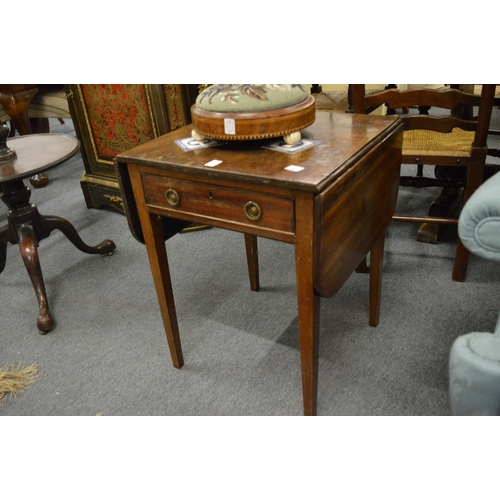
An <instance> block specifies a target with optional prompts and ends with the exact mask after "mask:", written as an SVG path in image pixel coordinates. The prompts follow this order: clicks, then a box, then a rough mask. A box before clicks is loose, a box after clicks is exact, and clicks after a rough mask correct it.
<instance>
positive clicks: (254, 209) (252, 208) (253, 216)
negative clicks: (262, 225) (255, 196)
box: [243, 201, 262, 221]
mask: <svg viewBox="0 0 500 500" xmlns="http://www.w3.org/2000/svg"><path fill="white" fill-rule="evenodd" d="M243 211H244V212H245V215H246V216H247V217H248V218H249V219H250V220H252V221H256V220H259V219H260V218H261V217H262V210H261V208H260V207H259V204H258V203H255V201H249V202H248V203H246V204H245V206H244V208H243Z"/></svg>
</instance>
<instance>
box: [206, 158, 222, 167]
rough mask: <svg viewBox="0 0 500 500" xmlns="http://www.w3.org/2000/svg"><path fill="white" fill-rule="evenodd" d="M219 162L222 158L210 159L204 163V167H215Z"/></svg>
mask: <svg viewBox="0 0 500 500" xmlns="http://www.w3.org/2000/svg"><path fill="white" fill-rule="evenodd" d="M219 163H222V160H212V161H209V162H208V163H205V167H216V166H217V165H219Z"/></svg>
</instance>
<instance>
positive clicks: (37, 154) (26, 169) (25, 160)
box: [0, 134, 80, 182]
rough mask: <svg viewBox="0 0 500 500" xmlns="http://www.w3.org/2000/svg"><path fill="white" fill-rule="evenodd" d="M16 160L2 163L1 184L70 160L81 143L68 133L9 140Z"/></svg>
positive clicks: (8, 142) (0, 165)
mask: <svg viewBox="0 0 500 500" xmlns="http://www.w3.org/2000/svg"><path fill="white" fill-rule="evenodd" d="M7 146H8V147H9V148H11V149H13V150H14V151H15V152H16V155H17V156H16V158H13V159H12V160H10V161H7V162H0V182H5V181H10V180H16V179H24V178H26V177H31V176H32V175H34V174H37V173H39V172H43V171H44V170H47V169H49V168H52V167H55V166H57V165H59V164H60V163H62V162H63V161H65V160H67V159H68V158H71V157H72V156H73V155H74V154H75V153H76V152H77V151H78V149H79V147H80V142H79V141H78V139H76V138H75V137H72V136H70V135H65V134H31V135H23V136H20V137H13V138H11V139H8V140H7Z"/></svg>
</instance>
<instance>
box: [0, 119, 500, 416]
mask: <svg viewBox="0 0 500 500" xmlns="http://www.w3.org/2000/svg"><path fill="white" fill-rule="evenodd" d="M52 131H53V132H65V133H70V134H74V131H73V128H72V124H71V120H68V121H67V123H66V124H65V125H59V124H58V123H57V122H56V123H55V124H52ZM83 170H84V167H83V162H82V159H81V156H80V154H77V155H76V156H75V157H74V158H72V159H71V160H69V161H68V162H66V163H65V164H63V165H61V166H59V167H56V168H54V169H52V170H50V171H49V172H48V173H49V177H50V184H49V185H48V186H47V187H45V188H43V189H39V190H33V192H32V198H31V200H32V202H34V203H36V204H37V205H38V207H39V210H40V212H41V213H42V214H46V215H49V214H50V215H59V216H62V217H64V218H66V219H68V220H69V221H70V222H71V223H72V224H74V226H75V227H76V229H77V230H78V232H79V234H80V235H81V236H82V238H83V239H84V240H85V241H86V242H87V243H88V244H91V245H95V244H97V243H99V242H100V241H102V240H103V239H106V238H110V239H112V240H113V241H114V242H115V243H116V245H117V250H116V252H115V253H114V255H112V256H106V257H102V256H95V255H87V254H84V253H81V252H80V251H79V250H77V249H76V248H74V247H73V246H72V244H71V243H70V242H69V241H68V240H67V239H66V238H65V237H64V236H63V235H62V234H61V233H59V232H58V231H55V232H54V233H53V234H52V235H51V236H50V237H49V238H47V239H45V240H43V241H42V242H41V243H40V248H39V254H40V260H41V264H42V269H43V273H44V278H45V284H46V288H47V292H48V297H49V303H50V306H51V311H52V313H53V315H54V317H55V320H56V328H55V330H53V331H52V332H50V333H49V334H48V335H46V336H41V335H39V334H38V331H37V328H36V316H37V311H38V307H37V301H36V297H35V294H34V291H33V288H32V285H31V282H30V280H29V278H28V275H27V273H26V270H25V268H24V265H23V263H22V260H21V257H20V254H19V251H18V249H17V248H16V247H15V246H12V245H10V246H9V248H8V253H7V265H6V268H5V270H4V272H3V273H2V274H1V275H0V318H1V322H0V367H2V366H4V365H5V364H7V363H11V362H16V363H17V362H19V361H21V362H24V363H26V364H31V363H35V362H36V363H38V369H39V375H40V378H39V379H38V380H37V381H36V382H35V383H33V384H32V385H30V386H29V387H28V388H27V390H26V392H24V393H21V394H19V395H18V396H17V397H16V398H9V397H8V396H7V397H6V398H4V400H3V401H2V402H1V404H0V415H13V416H21V415H39V416H42V415H89V416H91V415H98V414H99V415H100V414H102V415H152V416H154V415H183V416H187V415H250V416H251V415H301V414H302V396H301V394H302V391H301V377H300V363H299V346H298V324H297V305H296V295H295V274H294V253H293V246H291V245H287V244H285V243H279V242H275V241H271V240H266V239H259V257H260V273H261V290H260V291H259V292H252V291H250V289H249V284H248V278H247V272H246V261H245V252H244V242H243V236H242V235H241V234H238V233H233V232H229V231H224V230H219V229H210V230H205V231H199V232H191V233H186V234H179V235H177V236H175V237H174V238H172V239H171V240H169V241H168V243H167V249H168V252H169V260H170V266H171V272H172V280H173V287H174V293H175V298H176V306H177V313H178V318H179V328H180V334H181V339H182V343H183V351H184V358H185V365H184V367H183V368H182V369H181V370H177V369H175V368H173V367H172V364H171V361H170V356H169V351H168V347H167V342H166V339H165V335H164V331H163V326H162V323H161V318H160V314H159V309H158V303H157V300H156V295H155V291H154V287H153V281H152V277H151V273H150V270H149V265H148V260H147V255H146V250H145V247H144V246H143V245H141V244H139V243H138V242H137V241H136V240H135V239H134V238H133V237H132V235H131V233H130V231H129V229H128V226H127V223H126V219H125V217H124V216H122V215H120V214H117V213H114V212H111V211H108V210H95V209H92V210H89V209H87V208H86V205H85V202H84V198H83V194H82V191H81V188H80V183H79V181H80V177H81V175H82V173H83ZM429 191H430V192H429ZM435 194H436V191H433V190H425V192H424V191H418V192H417V193H416V194H415V191H412V193H411V194H410V193H409V192H406V191H405V190H401V194H400V197H399V200H398V208H400V209H402V210H403V209H404V210H407V209H420V210H424V212H425V210H426V208H427V207H428V206H429V203H430V201H431V200H432V199H433V197H434V195H435ZM4 221H5V216H4V215H0V223H3V222H4ZM416 229H417V227H416V226H415V225H412V224H404V223H391V226H390V228H389V230H388V233H387V241H386V255H385V262H384V277H383V294H382V305H381V320H380V324H379V326H378V327H377V328H372V327H370V326H368V276H367V275H364V274H353V275H352V276H351V277H350V278H349V280H348V281H347V283H346V284H345V286H344V287H343V288H342V290H341V291H340V292H339V293H338V294H337V295H336V296H335V297H333V298H331V299H327V300H322V301H321V334H320V336H321V339H320V365H319V391H318V413H319V415H323V416H328V415H329V416H336V415H350V416H358V415H359V416H362V415H402V416H404V415H450V405H449V398H448V355H449V351H450V347H451V344H452V342H453V341H454V339H455V338H456V337H457V336H459V335H462V334H465V333H468V332H471V331H491V330H492V328H493V327H494V325H495V323H496V320H497V317H498V313H499V310H500V307H499V306H500V303H499V298H500V266H499V265H498V264H496V263H494V262H489V261H485V260H481V259H479V258H477V257H475V256H472V257H471V260H470V264H469V271H468V275H467V280H466V282H465V283H455V282H453V281H452V280H451V270H452V265H453V259H454V251H455V243H456V239H457V233H456V228H454V227H449V228H447V229H446V231H445V233H444V234H443V237H442V239H441V241H440V242H439V243H438V244H437V245H429V244H423V243H419V242H417V241H416V240H415V236H416Z"/></svg>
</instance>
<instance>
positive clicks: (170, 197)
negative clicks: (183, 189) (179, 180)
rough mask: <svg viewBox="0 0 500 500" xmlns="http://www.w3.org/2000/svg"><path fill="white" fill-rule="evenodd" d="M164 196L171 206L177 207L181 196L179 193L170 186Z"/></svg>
mask: <svg viewBox="0 0 500 500" xmlns="http://www.w3.org/2000/svg"><path fill="white" fill-rule="evenodd" d="M165 196H166V198H167V201H168V202H169V203H170V205H172V206H173V207H177V206H178V205H179V203H180V202H181V197H180V196H179V193H178V192H177V191H176V190H175V189H172V188H170V189H169V190H167V192H166V193H165Z"/></svg>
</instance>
